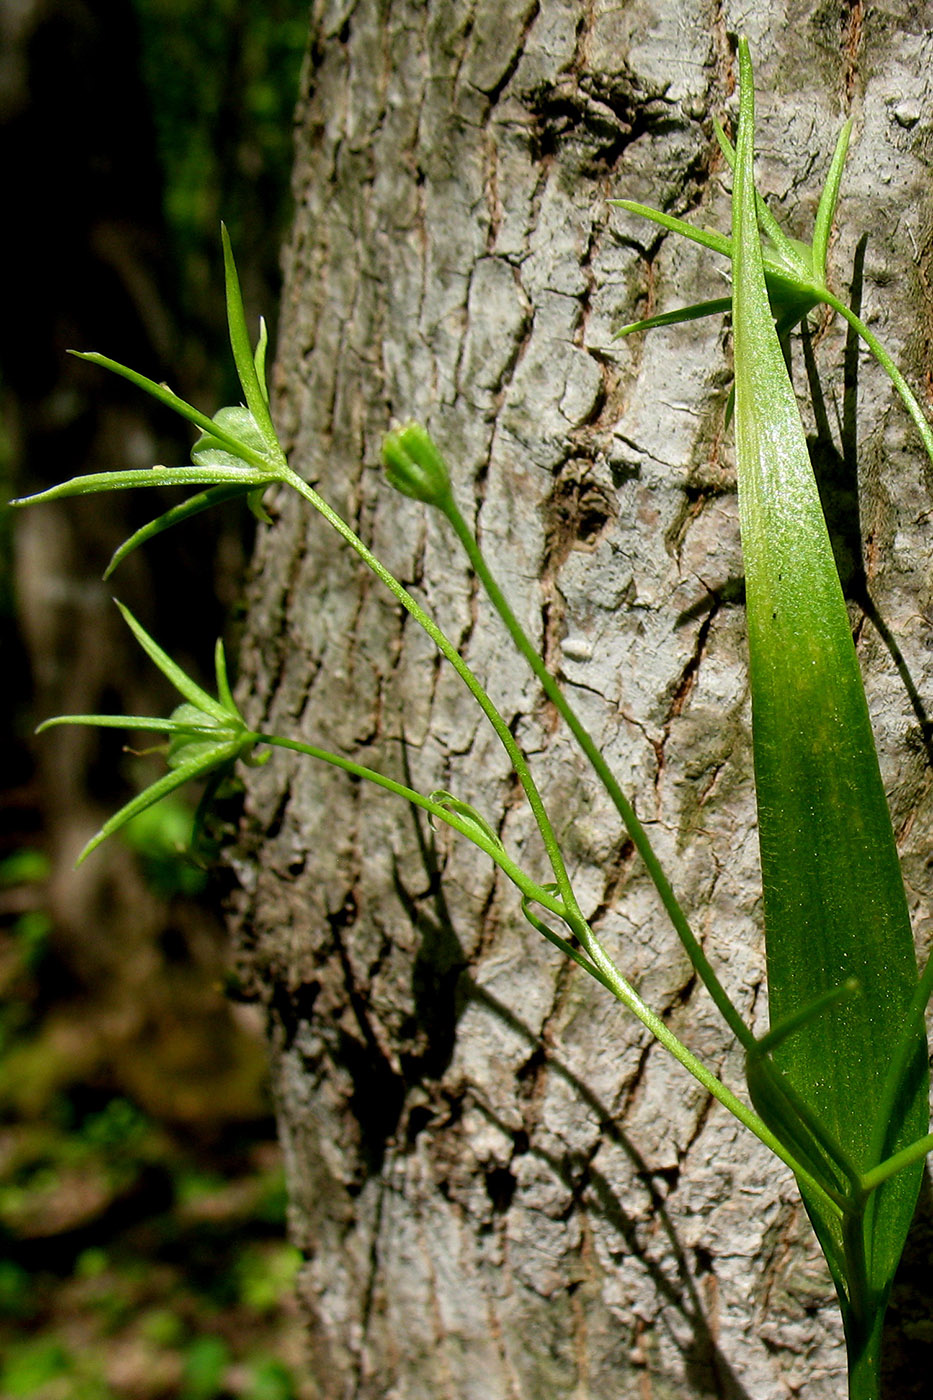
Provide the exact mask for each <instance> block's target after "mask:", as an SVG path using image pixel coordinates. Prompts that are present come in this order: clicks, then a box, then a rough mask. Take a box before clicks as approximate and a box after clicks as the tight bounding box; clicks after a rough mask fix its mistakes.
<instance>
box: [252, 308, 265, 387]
mask: <svg viewBox="0 0 933 1400" xmlns="http://www.w3.org/2000/svg"><path fill="white" fill-rule="evenodd" d="M268 347H269V332H268V330H267V329H266V318H265V317H264V316H260V318H259V339H258V340H257V341H256V353H255V354H254V356H253V363H254V365H255V366H256V378H257V379H258V380H259V387H260V389H261V390H262V396H263V398H264V399H265V401H266V403H268V402H269V386H268V384H267V383H266V350H267V349H268Z"/></svg>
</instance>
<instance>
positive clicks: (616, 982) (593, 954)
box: [565, 910, 845, 1217]
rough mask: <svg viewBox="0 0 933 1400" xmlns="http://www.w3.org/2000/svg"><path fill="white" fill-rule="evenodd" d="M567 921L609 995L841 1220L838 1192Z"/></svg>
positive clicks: (571, 917) (590, 937)
mask: <svg viewBox="0 0 933 1400" xmlns="http://www.w3.org/2000/svg"><path fill="white" fill-rule="evenodd" d="M565 919H566V922H567V923H568V924H569V925H570V927H571V928H572V930H573V932H574V934H575V935H576V937H577V938H578V939H579V941H580V943H581V944H582V946H583V948H584V950H585V952H586V954H587V956H588V957H589V958H590V959H591V961H592V962H593V964H594V966H595V967H596V968H598V970H599V972H600V973H601V976H600V978H599V980H600V981H601V982H602V984H603V986H605V987H607V988H608V989H609V991H611V992H612V995H613V996H614V997H615V998H616V1000H617V1001H620V1002H621V1003H622V1005H623V1006H626V1007H627V1008H628V1009H629V1011H631V1012H633V1014H634V1015H635V1016H637V1017H638V1019H639V1021H641V1023H642V1025H643V1026H646V1027H647V1029H648V1030H649V1031H650V1032H651V1034H652V1035H653V1036H654V1038H655V1039H656V1040H658V1041H660V1043H661V1044H662V1045H663V1046H664V1048H665V1049H666V1050H667V1051H668V1052H669V1053H670V1054H671V1055H673V1057H674V1059H675V1060H677V1062H678V1063H679V1064H681V1065H683V1067H684V1069H686V1070H688V1071H689V1073H690V1074H692V1075H693V1077H694V1079H697V1080H699V1082H700V1083H701V1084H702V1085H703V1087H704V1089H706V1091H707V1093H709V1094H711V1095H712V1097H713V1098H714V1099H717V1100H718V1102H719V1103H721V1104H722V1105H723V1107H725V1108H727V1109H728V1110H729V1112H730V1113H731V1114H732V1115H733V1116H734V1117H736V1118H738V1120H739V1122H740V1123H742V1124H744V1126H745V1127H746V1128H748V1130H749V1131H750V1132H752V1133H754V1134H755V1137H757V1138H758V1139H759V1140H760V1141H761V1142H763V1143H764V1145H765V1147H768V1148H770V1150H771V1151H772V1152H773V1153H774V1155H775V1156H776V1157H778V1158H780V1160H781V1161H782V1162H783V1163H784V1164H785V1165H786V1166H788V1167H790V1169H791V1171H792V1172H793V1173H794V1175H795V1176H796V1178H797V1180H798V1182H799V1183H800V1184H801V1185H802V1186H805V1187H806V1188H807V1190H808V1191H812V1192H815V1193H816V1195H817V1197H818V1198H819V1200H820V1203H821V1205H822V1206H823V1208H824V1209H826V1210H829V1211H830V1212H832V1213H834V1214H836V1215H837V1216H840V1217H841V1216H842V1214H843V1210H844V1207H845V1202H844V1200H843V1198H842V1196H841V1195H839V1193H838V1192H835V1191H832V1190H831V1189H828V1188H827V1187H826V1186H825V1185H824V1184H823V1183H822V1182H820V1181H817V1179H816V1177H814V1176H812V1175H811V1173H810V1172H809V1171H808V1170H807V1169H806V1168H805V1167H804V1166H803V1165H802V1164H801V1163H800V1162H798V1161H797V1159H796V1158H795V1157H794V1155H793V1154H792V1153H791V1152H789V1151H788V1149H787V1148H786V1147H785V1145H784V1144H783V1143H782V1142H781V1140H780V1139H779V1138H778V1137H776V1136H775V1135H774V1133H772V1131H771V1129H770V1128H769V1127H768V1126H767V1124H766V1123H765V1122H764V1120H763V1119H761V1118H759V1116H758V1114H757V1113H755V1112H754V1110H752V1109H750V1108H748V1107H746V1105H745V1104H744V1103H742V1101H741V1099H738V1098H737V1097H736V1096H735V1094H733V1092H732V1090H731V1089H728V1088H727V1087H726V1085H725V1084H723V1082H722V1080H720V1079H717V1077H716V1075H715V1074H713V1073H712V1071H711V1070H708V1069H707V1068H706V1066H705V1065H704V1064H703V1062H702V1060H698V1059H697V1057H696V1055H694V1054H693V1052H692V1051H691V1050H688V1049H687V1047H686V1046H685V1045H684V1044H683V1042H682V1041H680V1040H678V1038H677V1036H676V1035H675V1034H674V1033H673V1031H671V1030H670V1029H669V1028H668V1026H667V1023H666V1022H665V1021H664V1020H663V1019H662V1017H660V1016H659V1015H658V1014H657V1012H656V1011H652V1009H651V1007H650V1006H648V1005H647V1003H646V1002H644V1001H642V999H641V997H640V996H639V995H638V993H637V992H636V990H635V988H634V987H633V986H632V984H631V983H630V982H629V981H628V979H627V978H626V977H624V976H623V975H622V973H621V972H620V971H619V969H618V968H617V967H616V965H615V963H614V962H613V961H612V959H611V958H610V957H609V955H608V954H607V953H606V951H605V949H604V948H603V946H602V944H601V943H600V941H599V939H598V938H597V936H596V934H595V933H594V932H593V930H592V929H591V928H590V927H589V925H588V924H587V923H586V921H585V920H584V919H582V918H580V916H579V915H575V914H574V912H573V911H569V910H568V912H567V914H566V915H565Z"/></svg>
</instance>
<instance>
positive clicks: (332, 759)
mask: <svg viewBox="0 0 933 1400" xmlns="http://www.w3.org/2000/svg"><path fill="white" fill-rule="evenodd" d="M253 737H254V738H255V740H256V742H257V743H263V744H270V745H272V746H273V747H275V748H280V749H290V750H292V751H293V752H295V753H300V754H307V755H308V756H309V757H311V758H319V759H322V760H323V761H324V762H325V763H329V764H331V765H332V766H333V767H335V768H341V769H343V771H344V772H346V773H350V774H352V775H353V776H354V777H357V778H363V779H365V780H366V781H367V782H371V783H375V784H376V785H377V786H378V787H381V788H384V789H385V790H386V791H388V792H392V793H394V794H395V795H396V796H398V797H404V798H405V800H406V801H408V802H411V803H412V804H413V805H414V806H416V807H420V808H422V810H424V811H426V812H430V813H431V815H432V816H434V817H436V818H437V819H438V820H440V821H443V822H446V823H447V825H448V826H451V827H453V828H454V830H455V831H459V832H460V833H461V835H463V836H466V837H467V838H468V839H469V840H470V841H472V842H473V843H474V844H475V845H477V846H479V847H480V849H481V850H483V851H485V852H486V854H487V855H489V856H490V858H491V859H492V860H494V861H495V862H496V864H497V865H498V866H499V867H500V869H501V870H502V871H503V872H504V873H505V874H506V875H507V876H508V877H509V879H510V880H511V881H512V882H513V883H514V884H515V885H516V886H517V887H518V888H519V889H520V890H521V891H522V893H523V895H524V896H525V898H526V899H529V900H533V901H534V903H535V904H540V905H541V907H542V908H543V909H547V910H549V912H551V913H552V914H556V915H557V917H558V918H561V919H563V920H564V921H565V922H566V923H567V924H568V925H569V927H570V928H571V929H572V931H573V933H574V934H575V936H576V937H577V939H578V940H579V942H580V944H581V945H582V947H583V949H584V951H585V953H586V955H587V957H588V958H589V960H590V963H591V964H592V966H588V965H587V963H586V961H585V960H583V959H582V958H581V957H580V956H579V954H577V952H576V950H575V949H573V948H571V947H570V945H569V944H567V943H566V941H565V940H564V939H561V938H560V937H559V936H558V935H556V934H553V933H552V932H551V930H548V929H546V927H544V926H542V924H541V921H540V920H537V919H535V918H532V919H531V920H530V922H531V923H532V925H533V926H534V927H535V928H537V929H538V931H539V932H541V933H542V934H544V936H545V937H546V938H548V939H549V940H550V941H551V942H552V943H554V944H555V945H556V946H557V947H559V948H560V949H561V951H562V952H565V953H568V954H569V956H570V957H572V958H573V960H574V961H575V962H577V963H579V965H580V966H581V967H583V968H584V970H585V971H587V972H589V973H590V975H591V976H593V977H595V978H596V981H597V982H599V983H601V984H602V986H604V987H605V988H606V990H607V991H609V992H611V994H612V995H613V996H614V997H615V998H616V1000H617V1001H620V1002H621V1003H622V1005H623V1006H625V1007H627V1008H628V1010H629V1011H631V1012H633V1013H634V1015H635V1016H637V1017H638V1019H639V1021H641V1023H642V1025H643V1026H645V1027H646V1029H647V1030H649V1031H650V1032H651V1034H652V1035H653V1036H654V1037H655V1039H656V1040H658V1041H660V1043H661V1044H662V1045H663V1046H664V1048H665V1049H666V1050H668V1051H669V1052H670V1054H672V1055H673V1056H674V1058H675V1059H676V1060H677V1061H678V1063H679V1064H681V1065H683V1067H684V1069H686V1070H687V1071H688V1072H689V1073H690V1074H692V1075H693V1077H694V1079H696V1080H698V1081H699V1082H700V1084H702V1086H703V1088H704V1089H706V1091H707V1092H708V1093H709V1094H711V1095H712V1097H713V1098H715V1099H717V1100H718V1101H719V1103H721V1104H722V1105H723V1107H724V1108H727V1109H728V1110H729V1112H730V1113H731V1114H733V1116H734V1117H736V1118H737V1119H738V1120H739V1122H740V1123H742V1124H743V1125H744V1126H745V1127H746V1128H748V1130H749V1131H750V1132H752V1133H754V1135H755V1136H756V1137H757V1138H758V1139H759V1140H760V1141H761V1142H762V1143H764V1145H765V1147H768V1148H770V1150H771V1151H772V1152H773V1153H774V1154H775V1156H777V1157H779V1158H780V1159H781V1161H782V1162H784V1164H785V1165H786V1166H788V1167H789V1168H790V1170H791V1171H792V1172H793V1173H794V1175H795V1176H796V1177H797V1179H798V1181H800V1182H801V1183H802V1184H803V1185H805V1186H806V1187H807V1189H808V1190H810V1191H812V1192H813V1193H815V1195H816V1196H817V1197H819V1199H820V1200H821V1202H823V1203H824V1205H825V1207H827V1208H828V1209H829V1210H835V1211H837V1212H839V1213H841V1209H842V1202H841V1198H840V1199H837V1198H836V1196H835V1194H830V1193H829V1192H827V1190H826V1188H825V1187H824V1186H823V1185H822V1184H821V1183H820V1182H818V1181H817V1180H816V1178H815V1177H813V1176H811V1175H810V1173H809V1172H808V1171H807V1170H806V1168H805V1167H803V1166H802V1165H801V1164H800V1163H799V1162H798V1161H797V1160H796V1159H795V1158H794V1157H793V1155H792V1154H791V1153H790V1152H788V1150H787V1149H786V1148H785V1147H784V1145H783V1143H781V1142H780V1140H779V1139H778V1138H777V1137H775V1135H774V1133H772V1132H771V1130H770V1128H769V1127H768V1126H767V1124H766V1123H765V1122H764V1120H763V1119H761V1118H759V1116H758V1114H757V1113H755V1112H754V1111H753V1110H752V1109H750V1108H748V1107H747V1106H746V1105H745V1104H744V1103H743V1102H742V1101H741V1099H739V1098H737V1097H736V1095H735V1094H733V1092H732V1090H731V1089H728V1088H727V1087H726V1085H725V1084H723V1082H722V1081H721V1080H720V1079H718V1078H717V1077H716V1075H715V1074H713V1073H712V1071H711V1070H708V1069H707V1068H706V1066H705V1065H704V1064H703V1062H702V1061H701V1060H699V1059H697V1057H696V1055H694V1054H693V1052H692V1051H691V1050H688V1049H687V1047H686V1045H684V1044H683V1042H682V1041H681V1040H679V1039H678V1037H677V1036H676V1035H675V1034H674V1032H673V1031H672V1030H670V1029H669V1027H668V1026H667V1024H666V1022H665V1021H664V1020H663V1019H662V1018H661V1017H660V1016H659V1015H658V1014H657V1012H655V1011H652V1009H651V1008H650V1007H649V1006H648V1005H647V1004H646V1003H645V1002H644V1001H642V999H641V997H640V996H639V995H638V993H637V992H636V991H635V988H634V987H633V986H632V985H631V983H630V982H629V981H628V979H627V978H626V977H624V976H623V975H622V973H621V972H620V971H619V969H618V968H617V967H616V965H615V963H614V962H613V961H612V959H611V958H610V957H609V955H608V954H607V953H606V951H605V949H604V948H603V946H602V944H601V943H600V941H599V939H598V938H597V937H596V935H595V934H594V933H593V931H592V929H591V928H590V926H589V925H588V924H587V922H586V920H585V919H584V918H583V916H582V915H581V914H580V912H579V909H578V908H577V907H576V905H574V907H573V909H572V910H569V909H567V908H566V907H565V906H564V904H563V903H562V902H561V901H560V900H558V899H555V898H554V896H553V895H552V894H551V893H550V892H549V891H548V890H546V889H544V888H542V886H540V885H537V884H536V883H535V882H534V881H532V880H530V879H529V878H528V877H527V875H525V874H524V872H523V871H521V870H520V869H519V868H518V867H517V866H516V865H515V864H514V862H513V861H512V860H510V858H509V857H508V856H507V855H506V853H505V852H504V851H503V850H501V848H499V847H497V846H496V845H495V843H494V842H492V841H488V840H487V839H486V838H485V837H483V835H482V833H481V832H480V831H479V830H478V828H476V827H475V826H473V825H471V824H469V823H467V822H465V821H463V820H462V819H461V818H460V817H458V816H457V815H456V813H454V812H452V811H450V810H449V809H448V808H446V807H441V806H440V805H439V804H437V803H434V802H432V801H431V800H430V798H427V797H423V796H422V794H421V793H420V792H415V790H414V789H413V788H408V787H405V786H404V784H402V783H398V782H396V781H395V780H394V779H393V778H387V777H385V776H384V775H383V774H382V773H377V772H375V771H374V770H373V769H371V768H365V767H363V765H362V764H359V763H354V762H353V760H352V759H348V758H343V757H341V755H339V754H335V753H330V752H329V751H328V750H326V749H320V748H318V747H317V746H316V745H314V744H306V743H303V742H302V741H301V740H298V739H286V738H283V737H282V736H280V735H278V734H259V733H257V734H254V736H253ZM527 915H528V911H527V910H526V917H527Z"/></svg>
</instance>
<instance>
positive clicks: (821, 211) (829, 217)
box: [812, 117, 852, 280]
mask: <svg viewBox="0 0 933 1400" xmlns="http://www.w3.org/2000/svg"><path fill="white" fill-rule="evenodd" d="M851 135H852V118H851V117H850V118H849V120H848V121H847V122H846V123H845V125H844V126H843V128H842V130H841V131H840V133H839V136H838V138H837V140H836V149H835V150H834V151H833V158H832V160H831V161H830V164H829V174H828V175H827V176H826V184H825V185H824V186H823V193H822V194H821V195H820V203H819V208H818V209H817V211H816V221H815V223H814V225H813V245H812V246H813V270H814V272H815V273H816V275H817V276H818V277H820V278H822V279H823V280H825V278H826V252H827V249H828V247H829V235H830V231H831V229H832V226H833V216H834V214H835V213H836V204H837V202H838V200H839V186H840V184H841V183H842V169H843V166H844V165H845V163H846V154H847V153H848V150H849V137H850V136H851Z"/></svg>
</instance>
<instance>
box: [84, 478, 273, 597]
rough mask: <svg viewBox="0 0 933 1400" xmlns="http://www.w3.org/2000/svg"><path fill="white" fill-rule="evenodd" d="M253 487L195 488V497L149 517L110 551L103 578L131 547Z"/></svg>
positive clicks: (246, 492) (110, 572)
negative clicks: (144, 523)
mask: <svg viewBox="0 0 933 1400" xmlns="http://www.w3.org/2000/svg"><path fill="white" fill-rule="evenodd" d="M255 489H256V488H255V487H254V486H253V485H252V484H251V483H249V482H247V483H246V484H245V485H243V486H240V485H230V486H211V487H209V488H208V490H206V491H199V492H198V494H197V495H196V496H189V497H188V499H187V501H182V502H181V503H180V504H179V505H177V506H172V508H171V509H170V510H167V511H165V512H164V513H163V514H162V515H160V516H157V517H156V519H155V520H150V521H149V523H148V525H142V526H140V528H139V529H138V530H137V531H136V532H135V533H134V534H132V535H130V537H129V539H128V540H124V542H123V543H122V544H121V545H120V547H119V549H116V550H114V552H113V557H112V558H111V560H110V563H109V564H108V565H107V568H106V569H105V570H104V578H105V579H108V578H109V577H110V575H111V574H112V573H113V571H114V569H115V568H116V567H117V565H118V564H122V562H123V560H124V559H125V558H126V557H127V555H128V554H132V553H133V550H134V549H138V548H139V546H140V545H141V544H145V543H146V542H147V540H151V539H155V537H156V535H161V534H162V532H163V531H164V530H170V529H171V528H172V526H173V525H180V524H181V522H182V521H183V520H190V519H191V518H192V516H195V515H200V514H201V512H202V511H204V510H210V508H211V506H218V505H222V504H223V502H224V501H235V500H236V499H237V497H238V496H248V495H250V493H251V492H252V491H254V490H255Z"/></svg>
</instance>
